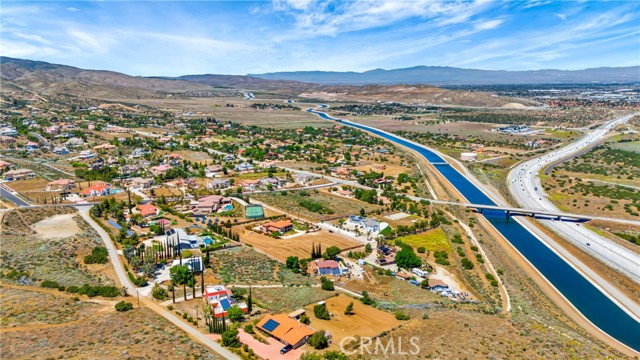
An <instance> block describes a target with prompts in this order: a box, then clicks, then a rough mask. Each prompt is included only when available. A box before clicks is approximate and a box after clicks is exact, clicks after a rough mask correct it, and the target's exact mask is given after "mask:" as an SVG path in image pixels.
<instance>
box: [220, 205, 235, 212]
mask: <svg viewBox="0 0 640 360" xmlns="http://www.w3.org/2000/svg"><path fill="white" fill-rule="evenodd" d="M231 210H233V205H231V204H227V205H225V206H223V207H222V208H221V209H220V210H219V211H218V212H225V211H231Z"/></svg>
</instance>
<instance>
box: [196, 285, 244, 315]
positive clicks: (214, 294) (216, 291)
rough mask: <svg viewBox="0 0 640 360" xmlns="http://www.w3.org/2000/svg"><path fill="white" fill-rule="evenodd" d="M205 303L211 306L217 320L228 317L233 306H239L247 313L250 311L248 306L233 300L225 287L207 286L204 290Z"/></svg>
mask: <svg viewBox="0 0 640 360" xmlns="http://www.w3.org/2000/svg"><path fill="white" fill-rule="evenodd" d="M204 301H205V302H206V303H207V304H209V306H211V310H212V311H213V316H214V317H216V318H220V317H222V316H223V315H224V316H227V310H229V308H230V307H232V306H238V307H239V308H240V310H242V311H243V312H245V313H246V312H247V311H248V308H247V304H246V303H244V302H241V303H239V302H238V301H237V300H236V299H234V298H232V297H231V291H230V290H227V289H226V288H225V287H224V285H212V286H207V287H206V288H205V289H204Z"/></svg>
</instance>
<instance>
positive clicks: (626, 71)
mask: <svg viewBox="0 0 640 360" xmlns="http://www.w3.org/2000/svg"><path fill="white" fill-rule="evenodd" d="M248 76H251V77H258V78H262V79H270V80H291V81H302V82H311V83H316V84H322V85H366V84H379V85H391V84H431V85H498V84H553V83H592V82H600V83H614V82H620V83H630V82H640V66H631V67H617V68H612V67H603V68H594V69H585V70H552V69H550V70H530V71H505V70H477V69H461V68H455V67H448V66H415V67H410V68H404V69H393V70H384V69H375V70H370V71H365V72H332V71H294V72H274V73H266V74H249V75H248Z"/></svg>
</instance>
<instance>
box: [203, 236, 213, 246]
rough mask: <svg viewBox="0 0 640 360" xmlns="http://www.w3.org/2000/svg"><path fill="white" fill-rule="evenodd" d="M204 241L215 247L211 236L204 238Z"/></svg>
mask: <svg viewBox="0 0 640 360" xmlns="http://www.w3.org/2000/svg"><path fill="white" fill-rule="evenodd" d="M202 241H204V243H205V244H207V245H213V243H214V241H213V239H211V238H210V237H209V236H205V237H203V238H202Z"/></svg>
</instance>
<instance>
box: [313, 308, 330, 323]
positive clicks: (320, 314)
mask: <svg viewBox="0 0 640 360" xmlns="http://www.w3.org/2000/svg"><path fill="white" fill-rule="evenodd" d="M313 314H314V315H315V316H316V317H317V318H318V319H322V320H329V319H330V318H331V317H330V316H329V310H327V307H326V306H324V305H316V306H314V307H313Z"/></svg>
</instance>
